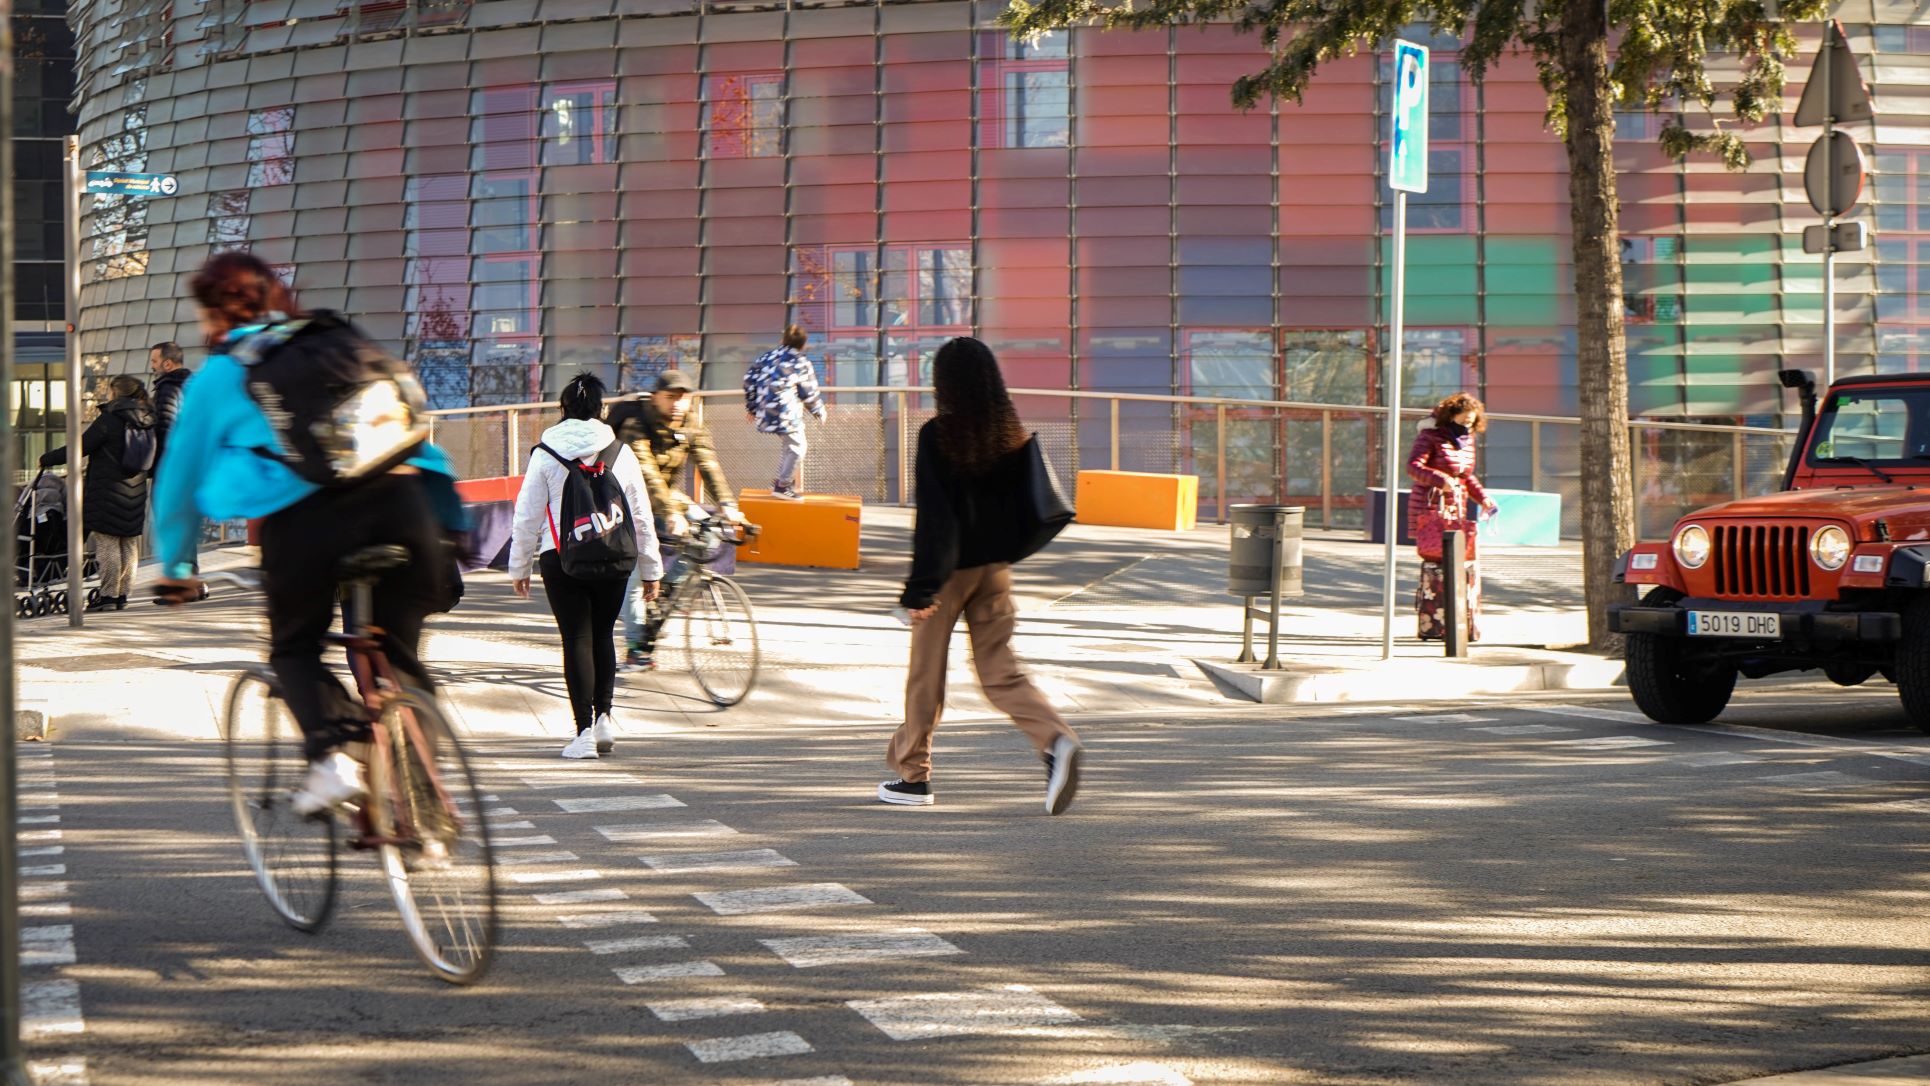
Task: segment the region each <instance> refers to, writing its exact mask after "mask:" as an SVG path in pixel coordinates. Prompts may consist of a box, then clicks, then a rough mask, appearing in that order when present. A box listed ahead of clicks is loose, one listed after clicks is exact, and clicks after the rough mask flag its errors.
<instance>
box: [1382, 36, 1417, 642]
mask: <svg viewBox="0 0 1930 1086" xmlns="http://www.w3.org/2000/svg"><path fill="white" fill-rule="evenodd" d="M1427 79H1428V73H1427V47H1426V46H1423V45H1416V44H1414V43H1413V42H1411V41H1399V40H1396V41H1395V42H1394V88H1393V90H1394V108H1393V110H1392V111H1391V113H1390V114H1389V119H1390V120H1391V122H1392V124H1391V125H1390V131H1389V133H1388V135H1389V139H1388V141H1387V186H1388V187H1389V188H1391V189H1393V190H1394V283H1393V290H1394V298H1393V305H1392V307H1391V312H1390V314H1389V315H1390V317H1391V320H1389V322H1388V329H1389V335H1388V338H1389V340H1390V341H1391V342H1389V344H1388V347H1387V372H1388V377H1387V508H1386V510H1385V514H1386V519H1385V520H1384V521H1383V522H1382V525H1381V527H1382V528H1383V530H1385V531H1386V533H1387V553H1386V555H1385V556H1384V558H1383V561H1384V563H1385V568H1384V569H1383V571H1382V574H1381V630H1380V658H1381V659H1383V660H1392V659H1393V658H1394V595H1395V589H1396V588H1397V587H1398V586H1399V583H1400V577H1399V572H1398V566H1397V562H1398V558H1399V556H1398V554H1397V553H1396V552H1397V550H1398V548H1399V543H1400V538H1401V532H1400V508H1401V460H1402V454H1403V453H1405V452H1406V451H1407V450H1406V449H1405V448H1403V447H1402V445H1401V437H1402V434H1401V354H1402V348H1403V347H1405V346H1406V343H1405V342H1404V340H1405V339H1406V335H1407V194H1408V193H1410V192H1426V191H1427V136H1428V131H1427V125H1428V116H1427Z"/></svg>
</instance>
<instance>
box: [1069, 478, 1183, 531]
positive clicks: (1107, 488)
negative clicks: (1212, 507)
mask: <svg viewBox="0 0 1930 1086" xmlns="http://www.w3.org/2000/svg"><path fill="white" fill-rule="evenodd" d="M1199 504H1200V480H1199V477H1198V476H1196V475H1158V474H1154V473H1152V472H1145V471H1082V472H1080V473H1079V490H1078V496H1077V497H1076V498H1075V499H1074V502H1073V506H1074V509H1075V510H1076V511H1077V513H1078V521H1079V523H1081V524H1107V525H1111V526H1113V527H1116V528H1157V529H1159V530H1161V531H1167V532H1184V531H1188V530H1190V529H1191V528H1192V527H1193V525H1194V523H1195V521H1196V520H1197V518H1198V516H1199Z"/></svg>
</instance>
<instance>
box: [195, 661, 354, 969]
mask: <svg viewBox="0 0 1930 1086" xmlns="http://www.w3.org/2000/svg"><path fill="white" fill-rule="evenodd" d="M221 737H222V740H223V744H222V745H223V746H224V747H225V748H226V750H227V759H228V801H229V803H230V804H231V805H232V806H233V807H234V813H235V828H236V829H238V830H239V831H241V851H242V854H243V855H245V856H247V857H248V866H249V867H250V868H253V869H254V872H255V883H256V884H257V885H259V886H260V887H261V892H262V894H263V895H264V896H266V897H267V898H268V904H269V906H270V907H272V908H273V909H274V910H275V913H276V914H277V915H279V916H280V917H281V918H282V919H283V920H285V921H287V922H288V926H289V927H292V928H294V929H295V930H297V931H308V932H313V931H320V930H321V927H322V925H323V924H325V923H327V922H328V916H329V913H330V912H331V911H332V910H333V909H334V908H335V857H336V844H335V819H334V818H332V817H330V816H328V815H322V816H319V817H314V818H304V817H303V816H301V815H298V814H296V813H295V808H294V803H293V796H294V792H295V788H296V787H297V786H298V785H300V784H301V781H302V777H303V776H304V775H305V774H306V773H307V772H308V758H307V757H306V756H305V755H304V754H303V752H302V733H301V729H300V728H298V727H296V726H295V718H294V716H293V715H292V714H290V713H289V711H288V705H287V703H286V702H284V701H282V698H281V692H280V691H279V690H277V689H276V687H275V681H274V679H273V678H272V677H271V675H270V674H269V672H268V671H267V669H265V668H259V669H250V670H248V671H244V672H242V673H241V675H240V676H238V677H237V678H236V679H235V681H234V683H233V685H231V686H229V688H228V698H227V711H226V713H225V714H224V716H223V719H222V724H221Z"/></svg>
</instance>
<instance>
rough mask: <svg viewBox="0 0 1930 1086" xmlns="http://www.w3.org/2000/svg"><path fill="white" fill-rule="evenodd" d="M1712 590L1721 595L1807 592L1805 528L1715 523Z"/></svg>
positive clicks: (1807, 541)
mask: <svg viewBox="0 0 1930 1086" xmlns="http://www.w3.org/2000/svg"><path fill="white" fill-rule="evenodd" d="M1715 547H1716V550H1715V564H1716V592H1717V593H1718V594H1720V595H1724V596H1788V597H1804V596H1808V595H1809V529H1808V528H1800V527H1795V526H1792V525H1784V524H1773V525H1758V524H1747V525H1741V526H1736V527H1729V526H1724V525H1718V526H1717V527H1716V531H1715Z"/></svg>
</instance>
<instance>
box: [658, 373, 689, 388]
mask: <svg viewBox="0 0 1930 1086" xmlns="http://www.w3.org/2000/svg"><path fill="white" fill-rule="evenodd" d="M696 390H697V383H696V382H695V381H692V380H691V379H690V377H689V375H687V374H685V373H684V371H682V370H665V371H663V372H662V373H660V374H658V375H657V391H658V392H695V391H696Z"/></svg>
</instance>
